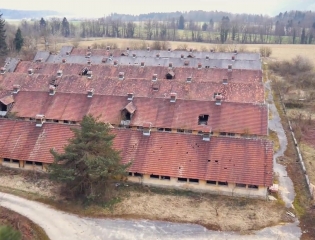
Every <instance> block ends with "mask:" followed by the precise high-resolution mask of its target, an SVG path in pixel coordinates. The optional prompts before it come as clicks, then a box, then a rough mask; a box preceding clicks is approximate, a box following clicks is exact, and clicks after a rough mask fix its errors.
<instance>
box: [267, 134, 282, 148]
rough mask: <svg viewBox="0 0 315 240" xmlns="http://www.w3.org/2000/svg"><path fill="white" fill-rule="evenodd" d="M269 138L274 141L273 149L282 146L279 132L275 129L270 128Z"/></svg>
mask: <svg viewBox="0 0 315 240" xmlns="http://www.w3.org/2000/svg"><path fill="white" fill-rule="evenodd" d="M268 139H269V140H271V141H273V151H274V152H276V151H278V150H279V148H280V142H279V138H278V135H277V133H276V132H275V131H272V130H269V136H268Z"/></svg>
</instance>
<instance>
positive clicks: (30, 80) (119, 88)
mask: <svg viewBox="0 0 315 240" xmlns="http://www.w3.org/2000/svg"><path fill="white" fill-rule="evenodd" d="M93 75H94V73H93ZM14 84H18V85H20V86H21V89H20V90H21V91H45V92H48V91H49V84H54V85H55V86H57V89H56V91H58V92H67V93H86V91H87V90H88V89H90V88H94V90H95V91H94V93H95V94H102V95H116V96H125V95H127V93H130V92H132V93H134V94H135V96H137V97H156V98H164V97H165V96H169V95H170V93H171V92H176V93H177V98H178V99H187V100H189V99H190V100H208V101H213V100H214V99H213V94H214V93H215V92H220V93H222V96H223V101H226V102H244V103H263V102H264V86H263V84H262V83H248V82H245V83H243V82H240V81H237V82H235V81H231V82H229V83H228V84H222V83H221V82H220V83H219V82H202V81H193V82H191V83H187V82H186V81H179V80H166V79H160V80H158V81H157V82H152V81H150V80H149V79H145V80H144V79H134V78H133V79H130V78H125V79H124V80H118V78H116V79H111V78H104V77H100V76H98V77H96V76H93V78H92V79H87V77H85V76H79V75H63V76H62V77H61V78H60V77H58V78H57V77H56V76H54V75H45V74H33V75H31V76H29V75H28V74H25V73H8V74H6V75H5V76H2V77H1V76H0V86H1V87H2V89H3V90H12V89H13V85H14ZM153 85H158V86H159V89H158V91H156V90H154V89H153Z"/></svg>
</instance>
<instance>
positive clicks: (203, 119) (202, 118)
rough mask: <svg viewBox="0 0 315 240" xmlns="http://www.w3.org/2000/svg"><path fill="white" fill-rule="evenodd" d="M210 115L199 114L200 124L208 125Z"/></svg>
mask: <svg viewBox="0 0 315 240" xmlns="http://www.w3.org/2000/svg"><path fill="white" fill-rule="evenodd" d="M208 119H209V115H199V118H198V125H208Z"/></svg>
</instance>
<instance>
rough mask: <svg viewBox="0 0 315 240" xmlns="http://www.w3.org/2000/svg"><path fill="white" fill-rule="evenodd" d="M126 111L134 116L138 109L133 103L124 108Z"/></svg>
mask: <svg viewBox="0 0 315 240" xmlns="http://www.w3.org/2000/svg"><path fill="white" fill-rule="evenodd" d="M124 109H126V110H127V111H128V112H129V113H130V114H134V112H135V111H136V109H137V108H136V106H135V105H134V104H133V102H130V103H128V104H127V105H126V106H125V107H124Z"/></svg>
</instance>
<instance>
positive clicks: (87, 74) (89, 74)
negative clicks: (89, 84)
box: [86, 71, 93, 79]
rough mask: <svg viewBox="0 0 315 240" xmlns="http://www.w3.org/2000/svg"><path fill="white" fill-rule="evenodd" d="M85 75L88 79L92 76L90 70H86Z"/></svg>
mask: <svg viewBox="0 0 315 240" xmlns="http://www.w3.org/2000/svg"><path fill="white" fill-rule="evenodd" d="M86 76H87V78H88V79H91V78H92V76H93V75H92V71H87V73H86Z"/></svg>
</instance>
